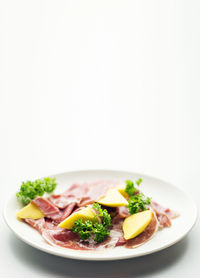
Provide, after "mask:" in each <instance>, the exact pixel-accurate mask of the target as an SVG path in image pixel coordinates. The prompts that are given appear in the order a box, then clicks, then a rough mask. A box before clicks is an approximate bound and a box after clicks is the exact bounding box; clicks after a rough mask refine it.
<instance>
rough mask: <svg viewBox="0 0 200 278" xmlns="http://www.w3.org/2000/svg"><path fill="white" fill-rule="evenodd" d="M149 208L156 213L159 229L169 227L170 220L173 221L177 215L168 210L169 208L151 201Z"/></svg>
mask: <svg viewBox="0 0 200 278" xmlns="http://www.w3.org/2000/svg"><path fill="white" fill-rule="evenodd" d="M151 208H152V209H153V211H154V212H155V213H156V217H157V219H158V222H159V229H160V230H161V229H163V228H168V227H171V225H172V222H171V220H170V219H174V218H176V217H177V216H178V213H176V212H175V211H172V210H170V209H169V208H165V207H163V206H161V205H160V204H158V203H156V202H155V201H151Z"/></svg>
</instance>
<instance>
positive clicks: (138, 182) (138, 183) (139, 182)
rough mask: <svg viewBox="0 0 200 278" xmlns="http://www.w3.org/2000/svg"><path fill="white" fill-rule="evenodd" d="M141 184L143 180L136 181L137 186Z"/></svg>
mask: <svg viewBox="0 0 200 278" xmlns="http://www.w3.org/2000/svg"><path fill="white" fill-rule="evenodd" d="M141 182H142V179H141V178H139V179H137V180H136V184H137V185H138V186H139V185H140V184H141Z"/></svg>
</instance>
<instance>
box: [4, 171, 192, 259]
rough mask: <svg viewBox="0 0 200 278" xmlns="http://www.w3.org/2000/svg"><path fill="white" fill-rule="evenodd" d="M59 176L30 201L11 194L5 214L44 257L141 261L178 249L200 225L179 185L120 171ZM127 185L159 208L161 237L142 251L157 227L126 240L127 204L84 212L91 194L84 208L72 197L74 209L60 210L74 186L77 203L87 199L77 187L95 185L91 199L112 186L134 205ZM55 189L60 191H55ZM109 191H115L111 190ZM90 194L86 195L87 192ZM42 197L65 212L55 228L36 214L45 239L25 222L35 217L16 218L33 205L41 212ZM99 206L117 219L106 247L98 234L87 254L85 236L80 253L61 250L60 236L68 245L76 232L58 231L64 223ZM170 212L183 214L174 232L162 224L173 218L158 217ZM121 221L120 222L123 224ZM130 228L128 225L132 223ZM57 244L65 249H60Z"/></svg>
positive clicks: (32, 193) (157, 234)
mask: <svg viewBox="0 0 200 278" xmlns="http://www.w3.org/2000/svg"><path fill="white" fill-rule="evenodd" d="M53 176H54V177H55V178H56V180H51V181H50V180H49V181H48V179H47V180H46V181H43V183H42V184H43V188H42V189H41V187H40V186H39V185H37V183H39V184H40V183H41V181H37V182H36V183H34V186H35V185H37V186H36V188H37V190H36V191H35V190H34V191H33V190H30V191H26V193H28V192H29V193H28V194H25V195H24V194H19V196H18V197H19V198H20V195H21V198H22V199H21V200H19V199H18V198H16V191H17V190H15V191H14V192H13V193H11V196H10V197H9V198H6V203H5V206H4V211H3V214H4V219H5V221H6V223H7V225H8V227H9V228H10V229H11V231H12V232H13V233H14V234H15V235H16V236H17V237H18V238H20V239H21V240H22V241H24V242H25V243H27V244H29V245H30V246H32V247H34V248H37V249H39V250H41V251H44V252H47V253H50V254H53V255H56V256H61V257H65V258H72V259H76V260H77V259H79V260H89V261H91V260H95V261H97V260H98V261H99V260H104V261H105V260H106V261H107V260H119V259H120V260H121V259H126V258H135V257H139V256H144V255H147V254H151V253H154V252H157V251H159V250H162V249H165V248H167V247H169V246H171V245H173V244H175V243H176V242H178V241H180V240H181V239H182V238H183V237H185V236H186V235H187V234H188V233H189V231H190V230H191V229H192V227H193V226H194V224H195V222H196V219H197V208H196V205H195V203H194V201H193V200H192V198H191V197H190V194H188V193H186V192H184V191H183V190H182V189H180V188H178V187H176V186H174V185H171V184H169V183H167V182H165V181H162V180H160V179H157V178H154V177H149V176H146V175H142V174H137V173H133V172H127V171H118V170H83V171H72V172H65V173H62V174H56V175H53ZM139 178H141V179H142V180H143V181H142V183H141V184H140V185H139V186H138V185H137V184H136V181H137V180H138V179H139ZM42 180H43V179H42ZM126 180H130V181H133V182H134V185H135V187H136V188H138V189H139V190H140V191H141V192H143V194H144V195H145V200H146V201H147V202H148V199H147V198H148V197H150V198H151V199H150V201H151V206H152V202H153V205H154V212H153V213H154V215H155V214H156V218H157V221H156V222H157V230H156V232H154V233H153V236H152V237H149V240H146V241H145V240H143V239H142V240H143V243H142V244H140V245H139V242H138V245H137V244H136V239H140V240H141V238H143V237H142V235H148V230H149V232H151V231H152V229H149V228H151V227H152V225H150V223H151V224H152V221H150V223H149V224H148V225H147V227H146V228H145V230H144V231H145V233H144V231H143V232H141V233H140V234H138V235H137V236H135V237H134V238H132V239H125V234H124V231H123V223H125V220H126V219H129V218H128V217H127V215H126V214H125V215H124V212H125V213H126V212H127V210H129V208H127V203H126V204H125V205H124V206H118V207H108V206H106V205H103V204H100V203H97V202H94V201H92V202H91V203H88V204H85V207H84V206H80V205H81V204H82V205H84V202H85V203H86V201H88V202H90V201H91V199H90V198H88V197H89V196H88V195H87V194H85V195H84V196H85V197H87V198H82V199H81V202H80V205H77V204H76V207H75V206H74V204H73V200H74V202H76V199H74V196H72V195H73V194H71V196H68V197H67V199H68V200H69V201H70V203H71V205H68V206H67V207H66V208H58V205H61V206H62V205H63V204H64V202H65V201H66V196H63V195H65V194H62V193H63V192H66V191H68V190H70V187H71V186H72V185H73V184H74V182H76V186H74V194H75V197H76V198H77V197H78V198H79V197H81V196H83V193H81V191H80V190H79V186H77V185H84V186H83V187H82V186H81V188H82V189H84V188H85V189H86V188H87V185H89V184H94V187H93V190H92V189H91V191H90V193H91V195H90V196H92V197H95V196H96V197H99V196H100V195H99V194H101V190H102V189H103V187H104V185H105V182H106V181H107V182H108V181H112V182H111V187H112V188H117V190H118V191H119V192H120V194H121V195H122V196H123V197H124V198H125V199H126V201H127V202H128V203H129V199H127V198H126V194H124V195H123V192H124V191H123V190H122V189H123V188H122V189H120V187H122V185H123V186H126ZM97 181H98V182H97ZM103 181H104V182H103ZM55 183H56V184H57V185H55ZM98 185H101V186H98ZM107 185H108V184H107ZM54 187H55V189H54ZM85 189H84V190H85ZM109 189H110V186H109ZM52 190H54V191H53V192H52V193H51V191H52ZM84 190H83V191H82V192H85V191H84ZM107 190H108V189H106V185H105V191H106V192H107ZM22 191H23V190H22ZM38 192H39V194H40V195H39V198H40V197H42V198H44V199H45V200H49V201H50V202H51V203H52V202H53V204H54V206H55V207H57V208H58V209H59V211H60V213H59V214H57V212H58V211H57V209H56V211H55V215H54V216H53V213H52V214H51V216H52V217H55V218H57V220H56V221H55V220H54V221H55V222H53V220H51V219H50V218H48V217H46V216H45V215H44V213H43V212H42V211H41V210H37V212H36V211H35V210H34V211H35V213H36V214H35V217H36V218H38V217H39V218H38V219H33V218H34V217H33V218H32V219H30V218H29V222H30V224H31V221H32V224H34V223H35V221H37V223H38V224H41V225H38V227H37V225H36V226H35V228H38V229H39V228H41V230H42V229H43V228H45V229H43V236H44V237H43V236H41V234H42V233H41V234H40V233H39V232H38V230H37V229H35V228H33V227H32V226H31V225H30V224H28V223H27V222H26V220H25V219H27V218H28V217H30V215H25V214H24V217H26V218H18V217H16V214H17V213H18V212H19V211H21V210H22V209H23V208H25V207H26V206H27V205H28V204H29V207H35V205H34V203H33V202H32V201H31V200H33V199H36V198H37V196H38V195H37V194H38ZM49 192H50V193H49ZM35 193H37V194H35ZM43 194H44V195H43ZM79 194H80V195H79ZM22 196H24V197H22ZM50 196H51V197H50ZM104 196H105V194H104ZM30 197H31V198H30ZM102 197H103V196H102ZM29 198H30V199H29ZM23 199H24V200H23ZM99 199H100V198H99ZM38 200H40V199H38ZM52 200H53V201H52ZM93 200H98V199H97V198H95V199H93ZM107 200H108V199H107ZM101 201H102V200H101ZM104 201H105V199H104ZM154 201H157V202H159V204H162V207H163V209H161V207H160V205H158V204H157V203H155V202H154ZM22 202H23V203H22ZM36 202H37V201H36ZM120 202H121V201H120ZM93 203H97V204H99V205H100V206H101V209H106V210H107V212H108V213H109V215H110V216H111V220H112V226H109V227H107V228H106V230H108V231H109V233H110V234H109V235H106V236H105V237H104V238H105V240H104V241H102V242H101V243H97V242H96V241H95V242H94V240H93V238H94V233H93V232H92V234H91V237H90V239H88V241H90V243H86V242H83V241H82V243H81V244H82V246H81V248H83V249H81V250H80V245H79V239H78V236H79V235H77V243H76V240H74V242H75V246H77V245H78V247H77V248H78V249H73V246H72V247H71V248H70V247H69V246H67V248H66V247H64V246H63V242H64V241H63V240H62V242H61V243H62V244H61V245H60V239H61V238H60V237H61V236H60V231H64V232H63V233H61V234H63V239H65V236H66V234H68V235H69V234H71V235H72V230H70V229H68V230H69V232H67V229H65V228H61V227H58V225H59V224H60V223H62V222H63V220H65V219H67V218H68V217H70V216H71V217H72V216H73V217H74V215H75V212H76V213H77V212H78V209H79V214H80V212H81V214H82V216H83V215H84V211H81V209H83V208H87V207H90V208H91V207H92V206H93ZM145 206H149V205H148V204H146V205H145ZM29 207H27V211H26V210H25V209H24V211H23V213H25V212H26V213H29ZM130 207H131V206H130ZM164 207H166V208H170V211H172V212H173V213H174V211H175V212H176V213H177V212H178V213H179V216H178V217H177V218H175V219H174V220H173V219H172V220H171V219H170V217H171V216H170V215H169V216H168V218H169V219H170V222H169V223H171V226H170V227H163V225H162V224H161V223H162V222H161V221H164V222H163V224H165V225H166V223H167V222H166V219H168V218H165V217H164V216H163V214H161V215H160V217H159V219H158V213H157V212H156V213H155V211H157V210H159V209H161V210H162V212H164V215H165V214H166V212H167V213H169V210H167V211H163V210H165V209H164ZM71 209H72V211H71V212H70V214H69V215H68V216H66V215H67V214H68V213H69V211H70V210H71ZM132 209H133V211H134V210H135V208H134V205H133V206H132ZM75 210H76V211H75ZM92 210H93V208H92ZM124 210H125V211H124ZM116 211H118V217H116V216H117V215H116ZM113 212H114V213H113ZM142 212H143V213H145V214H146V213H150V212H149V209H148V208H147V210H144V211H142ZM65 213H66V214H65ZM86 214H87V215H88V212H87V210H86ZM120 215H121V216H120ZM135 215H136V216H137V214H136V213H134V214H131V215H129V216H131V217H133V218H135ZM139 215H140V214H139ZM32 216H33V215H32ZM119 216H120V217H119ZM40 217H41V218H40ZM59 217H61V218H62V217H63V219H60V220H59V221H60V222H58V219H59ZM73 217H72V218H71V220H73ZM76 217H77V220H78V218H79V217H78V214H76ZM76 217H75V218H76ZM146 217H147V218H148V219H150V218H151V215H150V217H149V215H145V217H144V218H143V217H142V219H144V222H145V223H146V224H147V223H148V221H146ZM75 218H74V220H75ZM92 218H93V214H92V215H91V219H92ZM130 219H131V218H130ZM138 219H139V222H140V223H141V219H140V217H139V218H138ZM138 219H137V218H136V219H135V220H134V221H136V223H138ZM74 220H73V221H71V223H74ZM115 221H117V223H116V222H115ZM118 221H119V222H118ZM127 221H128V220H127ZM129 221H130V220H129ZM131 222H132V220H131ZM144 222H143V223H144ZM158 222H159V223H158ZM44 223H46V224H45V226H43V224H44ZM68 224H70V221H68ZM126 224H128V222H127V223H126ZM146 224H145V225H146ZM124 225H125V224H124ZM136 226H137V225H134V227H136ZM141 226H142V225H141ZM118 227H119V230H117V229H118ZM79 232H80V231H79ZM135 232H136V231H132V232H131V233H132V235H133V234H134V233H135ZM139 232H140V230H139ZM86 234H87V233H86ZM114 234H115V235H116V237H114ZM45 235H46V237H45ZM57 235H58V237H57ZM74 235H75V233H73V236H74ZM127 236H129V235H127ZM55 239H56V240H57V239H58V240H59V241H58V242H55ZM111 239H112V240H111ZM13 240H15V238H13ZM52 240H53V241H52ZM120 240H121V241H122V242H121V243H122V244H123V245H120ZM49 241H51V243H50V244H49ZM116 242H118V244H117V245H116ZM129 242H130V246H129V244H128V243H129ZM133 242H135V247H136V246H137V247H138V248H135V247H134V246H133ZM57 243H59V245H58V244H57ZM91 243H92V244H91ZM64 245H65V244H64ZM92 245H94V246H95V248H93V247H92ZM106 246H107V247H106ZM21 247H22V248H25V246H23V244H22V245H21ZM28 250H30V249H27V250H26V251H27V252H28Z"/></svg>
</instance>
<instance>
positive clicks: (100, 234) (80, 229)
mask: <svg viewBox="0 0 200 278" xmlns="http://www.w3.org/2000/svg"><path fill="white" fill-rule="evenodd" d="M93 208H94V209H95V210H96V215H95V216H94V218H93V219H92V220H86V221H84V222H83V220H82V219H78V220H76V221H75V222H74V226H73V228H72V232H74V233H78V234H79V236H80V238H81V239H82V240H86V239H89V238H90V237H91V236H92V234H93V235H94V241H96V242H97V243H100V242H102V241H104V240H105V238H106V237H107V236H109V234H110V231H109V229H108V227H110V226H112V220H111V216H110V214H109V213H108V211H107V210H106V209H102V208H101V206H100V205H99V204H98V203H94V204H93Z"/></svg>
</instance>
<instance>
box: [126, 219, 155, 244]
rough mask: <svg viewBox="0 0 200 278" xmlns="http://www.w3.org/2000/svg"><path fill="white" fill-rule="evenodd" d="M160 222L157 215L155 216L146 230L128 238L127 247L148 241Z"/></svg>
mask: <svg viewBox="0 0 200 278" xmlns="http://www.w3.org/2000/svg"><path fill="white" fill-rule="evenodd" d="M157 227H158V222H157V219H156V217H155V216H154V217H153V219H152V220H151V222H150V223H149V225H148V226H147V227H146V229H145V230H144V232H142V233H141V234H139V235H138V236H136V237H134V238H132V239H129V240H127V242H126V245H125V247H127V248H136V247H138V246H140V245H142V244H144V243H145V242H146V241H148V240H149V239H150V238H152V236H153V235H154V234H155V232H156V231H157Z"/></svg>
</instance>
